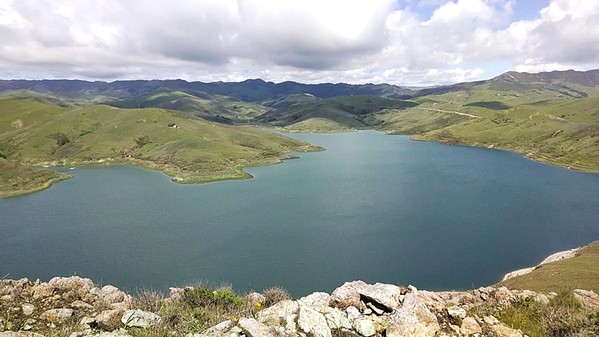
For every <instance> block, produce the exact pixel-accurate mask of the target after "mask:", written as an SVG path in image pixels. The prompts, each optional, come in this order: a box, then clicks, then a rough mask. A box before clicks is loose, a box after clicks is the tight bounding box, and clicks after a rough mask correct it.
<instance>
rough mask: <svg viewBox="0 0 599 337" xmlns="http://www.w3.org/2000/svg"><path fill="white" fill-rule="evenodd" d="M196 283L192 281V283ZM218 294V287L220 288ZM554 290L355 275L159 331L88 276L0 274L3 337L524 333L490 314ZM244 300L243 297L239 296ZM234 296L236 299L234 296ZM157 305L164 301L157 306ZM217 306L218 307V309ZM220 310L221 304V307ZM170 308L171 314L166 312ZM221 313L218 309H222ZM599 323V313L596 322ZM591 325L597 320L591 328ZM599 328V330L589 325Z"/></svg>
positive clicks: (156, 319)
mask: <svg viewBox="0 0 599 337" xmlns="http://www.w3.org/2000/svg"><path fill="white" fill-rule="evenodd" d="M190 289H193V288H187V290H190ZM187 290H186V289H181V288H171V292H170V295H169V296H168V297H166V298H162V299H160V303H171V304H173V303H178V302H181V301H184V300H185V296H186V294H188V293H187V292H186V291H187ZM215 293H216V292H215ZM556 296H558V295H557V294H555V293H549V294H540V293H536V292H532V291H527V290H508V289H507V288H505V287H486V288H479V289H476V290H473V291H454V292H431V291H424V290H418V289H416V288H415V287H412V286H408V287H401V286H396V285H391V284H381V283H377V284H367V283H364V282H362V281H353V282H347V283H345V284H343V285H342V286H341V287H339V288H337V289H335V290H334V291H333V293H332V294H327V293H322V292H316V293H313V294H311V295H309V296H306V297H303V298H301V299H299V300H295V301H294V300H283V301H280V302H278V303H275V304H273V305H271V306H270V307H266V305H265V304H264V303H265V302H267V300H266V298H265V297H264V295H262V294H258V293H251V294H248V295H246V296H245V297H243V301H244V303H246V304H249V307H251V308H253V309H252V310H250V311H246V312H245V313H246V314H247V315H246V316H247V317H242V316H240V317H235V316H233V317H228V319H227V317H225V316H226V314H223V315H222V316H223V317H222V318H223V320H222V322H221V323H220V324H217V325H215V326H212V327H210V328H208V329H205V330H203V331H201V332H200V331H198V332H181V331H170V332H168V333H167V332H165V331H164V330H160V331H162V332H157V331H159V330H157V327H158V326H160V325H161V324H162V325H163V326H164V324H163V323H164V320H166V319H168V320H173V317H170V316H169V317H168V318H166V317H161V315H160V314H161V313H162V312H164V311H160V310H158V309H156V310H154V311H155V312H151V311H145V310H142V309H146V310H147V306H142V305H141V302H140V301H139V299H136V298H134V297H132V296H131V295H129V294H127V293H125V292H123V291H121V290H119V289H117V288H116V287H113V286H110V285H107V286H104V287H101V288H100V287H98V286H96V285H95V284H94V283H93V282H92V281H91V280H90V279H86V278H81V277H78V276H73V277H66V278H62V277H56V278H53V279H52V280H50V281H49V282H47V283H46V282H40V281H39V280H38V281H30V280H27V279H21V280H0V309H1V310H0V337H37V336H62V335H64V336H70V337H86V336H101V337H122V336H158V335H165V334H169V335H174V336H179V335H184V336H190V337H212V336H215V337H216V336H247V337H258V336H266V337H269V336H273V337H274V336H312V337H331V336H364V337H369V336H387V337H391V336H500V337H501V336H506V337H508V336H509V337H512V336H513V337H517V336H523V333H522V332H521V331H519V330H517V329H514V328H512V327H510V326H508V324H506V322H502V321H500V320H499V319H498V317H495V316H493V315H492V314H488V313H489V312H494V310H489V309H497V308H501V307H507V306H510V305H511V304H512V303H516V302H523V301H525V302H531V303H540V304H548V303H549V302H550V301H551V299H552V298H554V297H556ZM573 298H575V299H576V300H577V301H579V302H580V305H581V306H582V307H584V308H586V309H585V310H589V312H591V313H593V312H595V313H596V314H598V315H599V295H597V294H595V293H594V292H592V291H586V290H575V291H574V292H573ZM239 299H241V298H239ZM231 303H234V301H233V302H231ZM155 308H159V306H156V307H155ZM215 310H216V309H215ZM217 311H218V310H217ZM163 315H166V314H163ZM218 317H220V316H218ZM595 323H597V324H599V320H598V321H595V322H591V324H595ZM591 329H592V327H591ZM589 331H590V333H591V334H592V333H594V332H596V331H599V330H589Z"/></svg>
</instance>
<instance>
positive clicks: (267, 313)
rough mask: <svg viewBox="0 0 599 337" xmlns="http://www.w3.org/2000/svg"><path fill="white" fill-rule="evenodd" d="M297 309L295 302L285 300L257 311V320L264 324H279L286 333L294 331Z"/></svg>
mask: <svg viewBox="0 0 599 337" xmlns="http://www.w3.org/2000/svg"><path fill="white" fill-rule="evenodd" d="M298 311H299V304H298V303H297V302H295V301H291V300H285V301H281V302H279V303H277V304H275V305H273V306H272V307H269V308H266V309H264V310H261V311H260V312H258V315H257V320H258V321H259V322H260V323H263V324H266V325H270V326H281V327H283V328H284V330H285V331H286V332H288V333H295V331H296V329H297V327H296V325H295V322H296V318H297V316H298Z"/></svg>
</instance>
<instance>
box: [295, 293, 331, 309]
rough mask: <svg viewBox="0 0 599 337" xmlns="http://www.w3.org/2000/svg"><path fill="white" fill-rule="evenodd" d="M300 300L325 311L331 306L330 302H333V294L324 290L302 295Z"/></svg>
mask: <svg viewBox="0 0 599 337" xmlns="http://www.w3.org/2000/svg"><path fill="white" fill-rule="evenodd" d="M299 302H302V303H304V304H306V305H307V306H309V307H310V308H313V309H314V310H316V311H323V310H324V309H325V308H328V307H329V303H330V302H331V295H329V294H327V293H322V292H316V293H312V294H310V295H308V296H306V297H302V298H300V299H299Z"/></svg>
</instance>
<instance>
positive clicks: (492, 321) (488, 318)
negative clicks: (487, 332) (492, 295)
mask: <svg viewBox="0 0 599 337" xmlns="http://www.w3.org/2000/svg"><path fill="white" fill-rule="evenodd" d="M483 322H485V323H486V324H488V325H497V324H499V320H498V319H497V318H495V317H493V316H485V317H483Z"/></svg>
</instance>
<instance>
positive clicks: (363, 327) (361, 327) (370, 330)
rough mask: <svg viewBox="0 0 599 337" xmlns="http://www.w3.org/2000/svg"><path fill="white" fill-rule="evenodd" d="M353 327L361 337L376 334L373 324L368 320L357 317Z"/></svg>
mask: <svg viewBox="0 0 599 337" xmlns="http://www.w3.org/2000/svg"><path fill="white" fill-rule="evenodd" d="M353 327H354V329H355V330H356V332H357V333H359V334H360V335H362V336H365V337H370V336H374V334H376V328H375V326H374V322H373V321H371V320H369V319H368V318H363V317H359V318H356V319H355V320H354V323H353Z"/></svg>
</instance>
